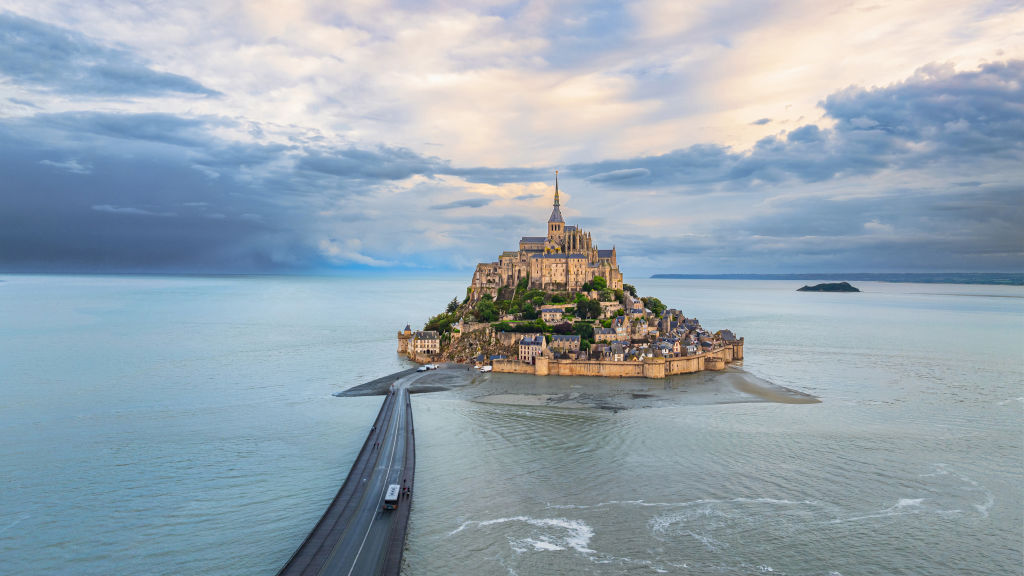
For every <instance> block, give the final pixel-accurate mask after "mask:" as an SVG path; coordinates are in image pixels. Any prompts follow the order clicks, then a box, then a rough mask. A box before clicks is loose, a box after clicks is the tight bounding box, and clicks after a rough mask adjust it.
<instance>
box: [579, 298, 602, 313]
mask: <svg viewBox="0 0 1024 576" xmlns="http://www.w3.org/2000/svg"><path fill="white" fill-rule="evenodd" d="M576 315H577V316H579V317H580V318H597V317H598V316H600V315H601V303H600V302H598V301H597V300H587V299H583V300H582V301H581V302H580V303H579V304H577V305H576Z"/></svg>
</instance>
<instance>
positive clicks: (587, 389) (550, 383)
mask: <svg viewBox="0 0 1024 576" xmlns="http://www.w3.org/2000/svg"><path fill="white" fill-rule="evenodd" d="M406 376H409V377H411V378H414V379H415V381H414V382H413V383H411V385H410V392H411V393H414V394H416V393H420V394H423V393H429V392H449V393H451V394H452V395H454V396H456V397H458V398H462V399H465V400H469V401H473V402H482V403H486V404H509V405H517V406H554V407H559V408H589V409H594V408H597V409H603V410H612V411H618V410H629V409H635V408H653V407H657V406H665V405H679V404H691V405H706V404H734V403H745V402H776V403H782V404H816V403H819V402H821V400H819V399H818V398H816V397H814V396H812V395H810V394H806V393H803V392H800V391H797V390H792V389H789V388H786V387H784V386H778V385H776V384H773V383H772V382H769V381H768V380H765V379H763V378H759V377H757V376H755V375H753V374H750V373H749V372H745V371H744V370H743V369H741V368H738V367H734V366H730V367H729V368H727V369H726V370H723V371H721V372H698V373H696V374H685V375H680V376H673V377H671V378H665V379H663V380H650V379H646V378H593V377H590V378H588V377H583V376H580V377H571V376H532V375H523V374H501V373H493V372H491V373H487V374H482V373H480V372H477V371H476V370H474V369H473V368H471V367H469V366H466V365H462V364H444V365H441V367H440V369H438V370H431V371H429V372H417V371H416V369H415V368H412V369H409V370H404V371H402V372H396V373H394V374H390V375H388V376H385V377H383V378H378V379H376V380H372V381H370V382H367V383H365V384H361V385H359V386H354V387H352V388H349V389H348V390H345V391H343V392H338V393H336V394H335V396H374V395H382V394H384V393H386V392H387V390H388V388H389V387H390V386H391V384H392V383H394V382H395V381H396V380H398V379H399V378H402V377H406Z"/></svg>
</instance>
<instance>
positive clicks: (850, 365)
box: [0, 275, 1024, 576]
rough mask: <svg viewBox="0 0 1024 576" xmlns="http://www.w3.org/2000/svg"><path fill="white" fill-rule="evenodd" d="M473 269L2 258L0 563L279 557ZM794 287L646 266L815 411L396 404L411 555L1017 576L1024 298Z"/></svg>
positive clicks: (464, 566)
mask: <svg viewBox="0 0 1024 576" xmlns="http://www.w3.org/2000/svg"><path fill="white" fill-rule="evenodd" d="M465 283H466V278H462V277H453V278H440V279H429V278H428V279H422V278H419V279H414V278H281V277H273V278H265V277H252V278H235V277H232V278H210V277H203V278H193V277H120V276H3V275H0V438H2V439H3V441H2V442H0V483H2V485H0V573H3V574H24V573H52V574H247V575H248V574H268V575H272V574H274V573H276V571H277V570H278V568H279V567H280V566H281V565H282V564H283V563H284V562H285V561H286V560H287V558H288V557H289V556H290V554H291V553H292V552H293V551H294V549H295V547H296V546H297V545H298V544H299V543H300V542H301V540H302V539H303V537H304V536H305V535H306V533H307V532H308V531H309V530H310V529H311V528H312V527H313V525H314V524H315V522H316V520H317V519H318V518H319V516H320V514H322V512H323V510H324V509H325V507H326V505H327V503H328V502H329V500H330V499H331V498H332V497H333V495H334V493H335V492H336V491H337V489H338V487H339V486H340V485H341V483H342V481H343V480H344V477H345V474H346V473H347V471H348V467H349V465H350V464H351V462H352V460H353V459H354V457H355V455H356V453H357V451H358V449H359V447H360V446H361V444H362V442H363V440H364V439H365V434H366V432H367V429H368V428H369V426H370V425H371V423H372V420H373V417H374V416H375V414H376V412H377V410H378V408H379V406H380V399H379V398H335V397H333V396H332V395H331V394H332V393H334V392H337V391H340V390H343V389H345V388H348V387H350V386H353V385H356V384H359V383H362V382H364V381H366V380H369V379H372V378H375V377H378V376H383V375H385V374H388V373H391V372H394V371H396V370H399V369H402V368H404V367H406V366H407V365H406V364H405V363H404V362H403V361H401V360H400V359H399V358H398V357H397V356H396V355H395V353H394V349H395V340H394V333H395V331H396V330H398V329H400V328H401V327H402V326H404V325H405V323H407V322H410V323H412V324H413V325H414V327H415V326H417V325H422V323H423V322H424V320H425V319H426V318H427V317H428V316H429V315H430V314H431V313H434V312H436V311H438V310H439V309H441V308H442V307H443V306H444V305H445V303H446V302H447V301H449V300H451V298H452V297H454V296H461V295H463V294H465ZM803 283H806V282H801V281H794V282H788V281H743V280H650V279H648V280H640V281H638V282H637V285H638V287H639V288H640V291H641V293H642V294H645V295H646V294H651V295H656V296H658V297H660V298H661V299H662V300H663V301H664V302H665V303H666V304H668V305H670V306H673V307H676V308H680V309H682V310H683V311H684V312H685V313H687V314H688V315H693V316H697V317H698V318H699V319H700V320H701V322H702V323H703V324H704V326H705V327H707V328H710V329H712V330H717V329H720V328H731V329H733V330H734V331H736V332H737V333H739V334H740V335H743V336H745V337H746V350H745V354H746V358H745V361H744V369H745V370H746V371H748V372H750V373H752V374H755V375H757V376H760V377H762V378H764V379H767V380H770V381H772V382H774V383H776V384H778V385H781V386H786V387H789V388H793V389H795V390H799V391H802V392H807V393H810V394H813V395H815V396H817V397H819V398H820V399H821V401H822V402H821V403H820V404H776V403H768V402H738V403H737V402H730V403H722V404H715V403H707V402H702V403H692V402H688V401H687V396H686V393H685V391H686V387H687V382H689V381H687V380H685V379H683V380H674V381H673V382H672V383H670V386H671V387H673V389H675V388H678V390H679V394H678V396H679V400H678V402H669V403H667V404H664V405H661V406H659V407H655V408H640V409H630V410H624V411H618V412H613V411H609V410H600V409H589V408H588V409H568V408H553V407H543V406H542V407H531V406H512V405H496V404H483V403H479V402H473V401H471V400H472V397H473V393H474V392H473V391H474V387H473V386H472V385H471V386H469V387H466V388H463V389H459V390H453V391H450V392H442V393H435V394H425V395H417V396H415V397H414V398H413V408H414V411H415V419H416V428H417V433H416V439H417V464H418V467H417V473H416V497H415V503H414V509H413V515H412V519H411V526H410V534H409V540H408V548H407V551H406V564H407V565H406V567H405V570H404V573H405V574H409V575H421V574H425V575H439V576H440V575H448V574H466V575H478V574H518V575H523V576H525V575H530V574H538V575H540V574H545V575H546V574H656V573H669V574H765V573H771V574H783V575H837V574H841V575H845V576H851V575H859V574H978V575H982V574H985V575H988V574H1021V573H1024V568H1022V565H1024V559H1022V548H1024V544H1022V542H1024V502H1022V493H1024V488H1022V486H1024V480H1022V477H1024V288H1021V287H997V286H959V285H936V284H930V285H924V284H884V283H870V282H863V283H856V284H857V285H858V286H859V287H860V288H861V289H862V290H864V292H863V293H861V294H818V293H798V292H795V291H794V290H795V289H796V288H797V287H799V286H800V285H801V284H803ZM495 376H498V375H495ZM505 377H506V378H507V376H505ZM693 382H696V381H693ZM566 385H567V386H569V385H568V384H566ZM574 385H575V384H574ZM734 396H735V394H732V395H731V396H730V397H731V398H732V397H734ZM752 400H756V399H755V398H752Z"/></svg>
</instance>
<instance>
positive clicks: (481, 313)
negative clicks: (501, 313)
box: [474, 295, 498, 322]
mask: <svg viewBox="0 0 1024 576" xmlns="http://www.w3.org/2000/svg"><path fill="white" fill-rule="evenodd" d="M474 314H475V315H476V319H477V320H479V321H480V322H494V321H495V320H497V319H498V307H497V306H495V305H494V300H493V299H492V298H491V297H490V295H484V297H483V298H481V299H480V301H479V302H477V303H476V308H475V310H474Z"/></svg>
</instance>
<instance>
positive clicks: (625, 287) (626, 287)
mask: <svg viewBox="0 0 1024 576" xmlns="http://www.w3.org/2000/svg"><path fill="white" fill-rule="evenodd" d="M622 289H623V290H625V291H626V292H629V293H630V294H632V295H633V298H636V286H633V285H632V284H623V285H622Z"/></svg>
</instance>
